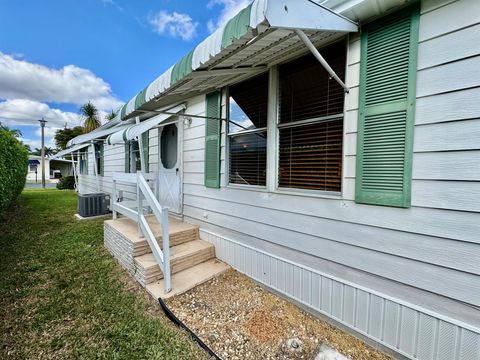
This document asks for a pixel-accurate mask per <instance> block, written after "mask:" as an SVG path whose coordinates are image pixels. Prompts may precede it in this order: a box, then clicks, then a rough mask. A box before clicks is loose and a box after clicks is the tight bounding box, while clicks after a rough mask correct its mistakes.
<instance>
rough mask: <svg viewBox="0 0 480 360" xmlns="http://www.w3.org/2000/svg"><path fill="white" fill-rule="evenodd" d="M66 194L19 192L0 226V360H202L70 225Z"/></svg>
mask: <svg viewBox="0 0 480 360" xmlns="http://www.w3.org/2000/svg"><path fill="white" fill-rule="evenodd" d="M76 203H77V200H76V194H75V193H74V192H73V191H59V190H41V189H35V190H33V189H32V190H25V191H24V192H23V193H22V199H21V200H20V201H19V204H18V205H17V206H15V207H14V208H12V209H11V210H10V212H9V213H8V214H7V215H6V216H5V218H4V219H2V220H0V221H1V223H0V343H1V347H0V359H3V358H5V359H71V358H75V359H202V358H207V356H206V355H205V353H204V352H203V351H201V350H199V349H198V347H197V346H196V344H195V343H194V342H193V341H192V340H191V338H190V337H188V335H187V334H186V333H184V332H182V331H180V330H179V329H178V328H176V327H175V326H173V325H172V324H171V323H170V322H169V321H168V320H167V319H166V318H165V317H163V316H162V314H161V310H160V308H159V306H158V305H157V304H156V303H155V301H154V300H153V299H151V300H150V299H149V297H148V296H147V295H145V292H144V291H143V290H141V289H139V287H138V286H137V285H136V283H134V282H133V281H132V280H131V278H130V277H129V276H128V275H126V274H125V273H124V272H123V271H121V270H120V267H119V266H118V265H117V263H116V262H115V261H114V260H113V259H112V257H111V256H110V255H109V254H108V252H107V251H106V250H105V249H104V247H103V220H90V221H80V222H79V221H74V219H73V214H74V213H75V208H76Z"/></svg>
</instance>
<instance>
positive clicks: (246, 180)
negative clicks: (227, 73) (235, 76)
mask: <svg viewBox="0 0 480 360" xmlns="http://www.w3.org/2000/svg"><path fill="white" fill-rule="evenodd" d="M229 95H230V96H229V120H230V122H229V127H228V129H229V135H228V138H229V147H230V176H229V178H230V183H233V184H244V185H261V186H265V183H266V164H267V132H266V128H267V103H268V73H267V74H264V75H260V76H257V77H255V78H253V79H250V80H247V81H244V82H242V83H239V84H237V85H233V86H231V87H230V88H229Z"/></svg>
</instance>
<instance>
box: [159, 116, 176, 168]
mask: <svg viewBox="0 0 480 360" xmlns="http://www.w3.org/2000/svg"><path fill="white" fill-rule="evenodd" d="M160 158H161V160H162V165H163V167H164V168H165V169H173V168H174V167H175V165H176V164H177V125H175V124H170V125H166V126H164V127H163V130H162V135H161V138H160Z"/></svg>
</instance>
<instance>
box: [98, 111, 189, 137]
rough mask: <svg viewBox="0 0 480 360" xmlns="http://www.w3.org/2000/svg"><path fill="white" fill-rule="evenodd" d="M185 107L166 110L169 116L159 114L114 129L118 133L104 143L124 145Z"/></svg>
mask: <svg viewBox="0 0 480 360" xmlns="http://www.w3.org/2000/svg"><path fill="white" fill-rule="evenodd" d="M185 107H186V106H185V105H184V104H181V105H177V106H175V107H172V108H170V109H168V112H169V114H160V115H157V116H154V117H152V118H150V119H148V120H145V121H142V122H141V123H138V124H135V125H129V126H126V127H122V128H121V129H120V128H119V127H117V128H116V129H119V131H117V132H115V133H113V134H111V135H109V136H108V137H107V140H106V141H105V142H106V144H107V145H114V144H121V143H124V142H125V141H128V140H133V139H136V138H138V137H139V136H140V135H142V134H143V133H144V132H146V131H148V130H150V129H152V128H153V127H155V126H157V125H159V124H161V123H163V122H165V121H167V120H168V119H169V118H171V117H173V116H174V115H172V114H176V113H180V112H181V111H182V110H185Z"/></svg>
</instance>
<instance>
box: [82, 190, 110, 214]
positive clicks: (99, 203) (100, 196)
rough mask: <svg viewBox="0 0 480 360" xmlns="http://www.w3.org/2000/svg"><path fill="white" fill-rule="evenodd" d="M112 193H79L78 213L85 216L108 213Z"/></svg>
mask: <svg viewBox="0 0 480 360" xmlns="http://www.w3.org/2000/svg"><path fill="white" fill-rule="evenodd" d="M109 205H110V195H109V194H105V193H95V194H78V215H80V216H83V217H89V216H97V215H105V214H106V213H108V206H109Z"/></svg>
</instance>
